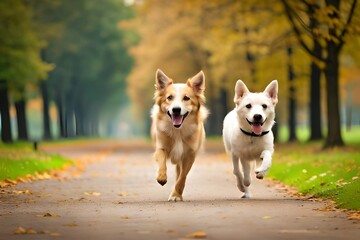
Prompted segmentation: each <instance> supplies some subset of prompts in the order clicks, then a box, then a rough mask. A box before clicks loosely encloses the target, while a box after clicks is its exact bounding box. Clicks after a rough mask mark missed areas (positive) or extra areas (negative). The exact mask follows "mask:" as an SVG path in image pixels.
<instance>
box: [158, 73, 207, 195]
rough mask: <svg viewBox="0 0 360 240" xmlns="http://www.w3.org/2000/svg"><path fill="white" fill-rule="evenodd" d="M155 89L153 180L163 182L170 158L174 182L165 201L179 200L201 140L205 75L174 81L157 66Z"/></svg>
mask: <svg viewBox="0 0 360 240" xmlns="http://www.w3.org/2000/svg"><path fill="white" fill-rule="evenodd" d="M155 89H156V90H155V95H154V100H155V104H154V106H153V108H152V110H151V118H152V126H151V136H152V139H153V142H154V143H155V148H156V149H155V154H154V157H155V160H156V161H157V163H158V174H157V181H158V183H159V184H161V185H164V184H166V182H167V175H166V160H167V159H170V160H171V162H172V163H173V164H175V165H176V184H175V187H174V189H173V191H172V192H171V194H170V196H169V199H168V200H169V201H182V200H183V198H182V194H183V191H184V187H185V181H186V176H187V174H188V173H189V171H190V169H191V167H192V165H193V163H194V160H195V156H196V154H197V152H198V151H199V149H200V148H201V145H202V143H203V141H204V139H205V130H204V123H203V122H204V120H205V119H206V117H207V115H208V111H207V109H206V108H205V106H204V104H205V96H204V90H205V75H204V73H203V72H202V71H200V72H199V73H198V74H196V75H195V76H194V77H192V78H190V79H188V80H187V82H186V83H174V82H173V80H172V79H171V78H169V77H168V76H166V75H165V74H164V73H163V72H162V71H161V70H159V69H158V70H157V71H156V80H155Z"/></svg>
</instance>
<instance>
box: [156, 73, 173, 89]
mask: <svg viewBox="0 0 360 240" xmlns="http://www.w3.org/2000/svg"><path fill="white" fill-rule="evenodd" d="M172 82H173V81H172V79H170V78H169V77H168V76H166V75H165V73H163V71H161V70H160V69H158V70H156V74H155V89H156V90H163V89H165V88H166V86H167V85H169V84H171V83H172Z"/></svg>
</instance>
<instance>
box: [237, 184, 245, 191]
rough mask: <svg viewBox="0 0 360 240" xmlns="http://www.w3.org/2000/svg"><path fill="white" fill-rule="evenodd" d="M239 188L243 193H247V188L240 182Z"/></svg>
mask: <svg viewBox="0 0 360 240" xmlns="http://www.w3.org/2000/svg"><path fill="white" fill-rule="evenodd" d="M237 187H238V189H239V190H240V191H241V192H245V186H244V184H243V183H241V182H238V183H237Z"/></svg>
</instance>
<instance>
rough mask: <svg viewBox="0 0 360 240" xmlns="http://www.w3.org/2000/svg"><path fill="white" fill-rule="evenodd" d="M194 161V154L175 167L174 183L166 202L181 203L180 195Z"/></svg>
mask: <svg viewBox="0 0 360 240" xmlns="http://www.w3.org/2000/svg"><path fill="white" fill-rule="evenodd" d="M194 161H195V154H191V156H189V157H188V158H187V159H183V160H182V161H181V163H178V164H177V166H176V175H177V178H176V183H175V187H174V190H173V191H172V192H171V194H170V196H169V199H168V201H174V202H176V201H182V200H183V198H182V194H183V191H184V188H185V182H186V177H187V175H188V173H189V171H190V169H191V167H192V165H193V163H194Z"/></svg>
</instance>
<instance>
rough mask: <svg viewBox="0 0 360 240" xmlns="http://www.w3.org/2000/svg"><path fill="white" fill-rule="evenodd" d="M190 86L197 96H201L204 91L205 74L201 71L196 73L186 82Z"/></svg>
mask: <svg viewBox="0 0 360 240" xmlns="http://www.w3.org/2000/svg"><path fill="white" fill-rule="evenodd" d="M187 84H188V86H190V87H191V88H192V89H194V91H195V92H196V93H198V94H201V93H203V92H204V90H205V74H204V72H203V71H200V72H198V73H197V74H196V75H195V76H193V77H192V78H190V79H189V80H188V81H187Z"/></svg>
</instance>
